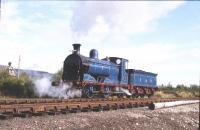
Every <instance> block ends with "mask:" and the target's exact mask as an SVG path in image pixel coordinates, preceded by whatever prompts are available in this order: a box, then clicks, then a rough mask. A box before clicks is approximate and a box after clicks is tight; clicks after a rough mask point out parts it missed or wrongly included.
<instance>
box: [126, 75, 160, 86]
mask: <svg viewBox="0 0 200 130" xmlns="http://www.w3.org/2000/svg"><path fill="white" fill-rule="evenodd" d="M156 76H157V75H156V74H151V73H145V72H143V73H140V72H137V71H135V72H132V73H131V74H130V83H131V84H133V85H134V86H144V87H156V86H157V81H156Z"/></svg>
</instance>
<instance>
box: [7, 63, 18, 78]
mask: <svg viewBox="0 0 200 130" xmlns="http://www.w3.org/2000/svg"><path fill="white" fill-rule="evenodd" d="M7 71H8V73H9V75H11V76H16V72H15V69H14V68H13V67H12V64H11V62H8V66H7Z"/></svg>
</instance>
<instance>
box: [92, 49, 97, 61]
mask: <svg viewBox="0 0 200 130" xmlns="http://www.w3.org/2000/svg"><path fill="white" fill-rule="evenodd" d="M90 58H93V59H98V51H97V50H96V49H92V50H91V51H90Z"/></svg>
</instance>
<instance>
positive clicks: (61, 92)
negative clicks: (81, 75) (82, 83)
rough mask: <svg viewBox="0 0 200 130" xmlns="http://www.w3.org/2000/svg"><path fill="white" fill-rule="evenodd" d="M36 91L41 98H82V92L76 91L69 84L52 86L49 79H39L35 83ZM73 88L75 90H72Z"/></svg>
mask: <svg viewBox="0 0 200 130" xmlns="http://www.w3.org/2000/svg"><path fill="white" fill-rule="evenodd" d="M34 84H35V86H34V91H35V93H36V94H37V95H38V96H39V97H43V96H50V97H55V98H64V99H68V98H74V97H81V94H82V93H81V90H77V89H74V88H73V86H69V85H67V84H63V85H59V86H52V85H51V81H50V79H49V78H42V79H38V80H36V81H35V82H34ZM72 88H73V89H72Z"/></svg>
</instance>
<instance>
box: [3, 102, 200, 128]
mask: <svg viewBox="0 0 200 130" xmlns="http://www.w3.org/2000/svg"><path fill="white" fill-rule="evenodd" d="M0 129H4V130H8V129H9V130H10V129H15V130H22V129H29V130H38V129H43V130H47V129H48V130H55V129H58V130H59V129H60V130H79V129H83V130H88V129H93V130H100V129H101V130H133V129H135V130H149V129H152V130H156V129H158V130H162V129H163V130H198V129H199V104H191V105H185V106H178V107H172V108H164V109H158V110H153V111H152V110H149V109H148V108H131V109H119V110H111V111H102V112H85V113H69V114H66V115H63V114H60V115H56V116H50V115H46V116H41V117H37V116H33V117H30V118H12V119H9V120H1V121H0Z"/></svg>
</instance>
